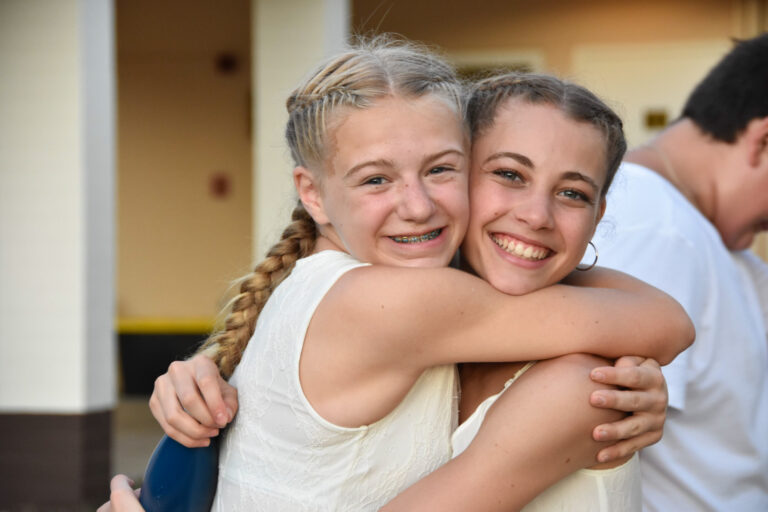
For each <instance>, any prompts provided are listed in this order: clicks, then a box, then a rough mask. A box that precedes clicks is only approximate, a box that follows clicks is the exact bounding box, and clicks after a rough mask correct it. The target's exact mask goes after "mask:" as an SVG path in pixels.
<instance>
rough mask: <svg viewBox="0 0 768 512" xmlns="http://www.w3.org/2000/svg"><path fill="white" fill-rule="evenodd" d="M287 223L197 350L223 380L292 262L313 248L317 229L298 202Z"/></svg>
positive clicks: (288, 272) (236, 362)
mask: <svg viewBox="0 0 768 512" xmlns="http://www.w3.org/2000/svg"><path fill="white" fill-rule="evenodd" d="M291 221H292V222H291V223H290V224H289V225H288V227H286V228H285V230H283V234H282V236H281V237H280V241H279V242H277V243H276V244H275V245H273V246H272V247H271V248H270V249H269V251H268V252H267V257H266V258H264V260H263V261H261V263H259V264H258V265H257V266H256V268H254V270H253V272H251V273H250V274H248V275H246V276H245V277H243V278H242V279H241V280H240V293H238V294H237V295H236V296H235V297H233V298H232V300H230V301H229V304H228V305H227V307H226V308H225V311H226V312H228V313H227V315H226V319H225V320H224V322H223V327H222V329H220V330H217V331H216V332H214V333H213V334H211V336H210V337H209V338H208V339H207V340H206V341H205V342H204V343H203V345H202V346H201V347H200V351H201V352H203V353H205V354H206V355H208V356H209V357H211V358H212V359H213V361H214V362H215V363H216V365H217V366H218V367H219V371H220V372H221V374H222V375H223V376H224V377H225V378H229V377H231V376H232V372H234V370H235V367H236V366H237V364H238V363H239V362H240V358H241V357H242V355H243V351H244V350H245V347H246V345H247V344H248V341H249V340H250V338H251V336H252V335H253V331H254V329H255V328H256V319H257V318H258V317H259V314H260V313H261V310H262V309H263V308H264V304H266V302H267V299H269V297H270V295H271V294H272V292H273V291H274V289H275V288H277V285H279V284H280V283H281V282H282V281H283V279H285V278H286V277H287V276H288V275H289V274H290V273H291V270H293V267H294V265H296V260H298V259H300V258H304V257H305V256H308V255H309V254H311V253H312V251H313V250H314V248H315V242H316V241H317V227H316V225H315V221H314V220H312V217H310V216H309V213H307V211H306V210H305V209H304V205H302V204H301V202H299V203H298V204H297V205H296V207H295V208H294V209H293V213H292V215H291Z"/></svg>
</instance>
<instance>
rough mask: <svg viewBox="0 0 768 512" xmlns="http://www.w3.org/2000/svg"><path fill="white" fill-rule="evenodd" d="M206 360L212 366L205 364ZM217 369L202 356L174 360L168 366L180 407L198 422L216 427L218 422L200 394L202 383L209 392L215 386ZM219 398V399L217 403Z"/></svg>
mask: <svg viewBox="0 0 768 512" xmlns="http://www.w3.org/2000/svg"><path fill="white" fill-rule="evenodd" d="M206 362H207V363H210V365H212V366H213V368H211V367H210V366H206ZM218 375H219V371H218V369H217V368H216V365H214V364H213V362H212V361H211V360H210V359H208V358H207V357H203V356H195V357H193V358H192V359H189V360H187V361H174V362H173V363H171V365H170V366H169V367H168V376H169V377H170V378H171V384H172V385H173V392H174V393H175V394H176V398H177V400H178V402H179V403H180V404H181V407H182V408H183V409H184V410H185V411H186V412H187V414H189V415H190V416H192V417H193V418H194V419H195V420H196V421H197V422H198V423H200V424H202V425H204V426H206V427H209V428H218V427H219V426H224V425H226V423H225V424H224V425H219V424H218V422H217V421H216V420H215V419H214V415H213V413H212V410H211V409H210V408H209V404H208V403H206V401H205V397H204V396H203V394H202V390H203V389H202V385H205V386H206V388H207V390H208V392H209V394H210V393H211V388H212V387H216V379H217V377H218ZM220 402H221V399H219V403H220Z"/></svg>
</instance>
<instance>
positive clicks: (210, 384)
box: [177, 356, 237, 428]
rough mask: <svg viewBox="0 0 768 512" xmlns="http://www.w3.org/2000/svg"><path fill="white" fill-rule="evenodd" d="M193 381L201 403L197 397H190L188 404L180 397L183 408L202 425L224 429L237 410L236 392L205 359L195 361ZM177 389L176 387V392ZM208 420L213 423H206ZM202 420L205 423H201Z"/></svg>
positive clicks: (213, 365)
mask: <svg viewBox="0 0 768 512" xmlns="http://www.w3.org/2000/svg"><path fill="white" fill-rule="evenodd" d="M196 357H198V356H196ZM200 357H202V356H200ZM193 359H194V358H193ZM190 361H192V360H190ZM195 380H196V381H197V387H198V388H199V390H200V393H201V394H202V400H203V402H202V403H200V401H199V400H197V399H198V398H199V395H196V396H192V397H190V400H189V403H188V402H187V401H185V397H182V398H181V402H182V404H183V405H184V408H185V409H186V410H187V411H189V413H190V414H191V415H192V416H194V417H195V418H196V419H198V421H200V422H201V423H203V424H204V425H207V426H218V427H220V428H223V427H226V426H227V424H228V423H229V422H230V421H232V418H234V416H235V411H236V410H237V390H236V389H235V388H234V387H232V386H230V385H229V384H228V383H227V382H226V381H225V380H224V379H222V378H221V375H219V369H218V368H217V367H216V365H215V364H214V363H213V361H211V360H210V359H208V358H207V357H202V360H199V361H196V363H195ZM178 389H179V388H178V387H177V391H178ZM187 391H190V390H187ZM209 418H210V419H211V421H214V422H215V423H213V424H211V423H210V422H208V421H207V420H208V419H209ZM204 419H205V420H206V421H203V420H204Z"/></svg>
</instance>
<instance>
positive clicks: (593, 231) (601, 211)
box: [589, 196, 607, 239]
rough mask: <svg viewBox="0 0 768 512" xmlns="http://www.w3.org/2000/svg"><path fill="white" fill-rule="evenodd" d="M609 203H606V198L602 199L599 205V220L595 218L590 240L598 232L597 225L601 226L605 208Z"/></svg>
mask: <svg viewBox="0 0 768 512" xmlns="http://www.w3.org/2000/svg"><path fill="white" fill-rule="evenodd" d="M606 205H607V203H606V202H605V196H603V197H602V198H601V199H600V204H599V205H598V210H597V218H595V225H594V226H593V227H592V235H591V236H590V237H589V238H590V239H591V238H592V237H593V236H595V232H596V231H597V225H598V224H600V220H601V219H602V218H603V214H605V207H606Z"/></svg>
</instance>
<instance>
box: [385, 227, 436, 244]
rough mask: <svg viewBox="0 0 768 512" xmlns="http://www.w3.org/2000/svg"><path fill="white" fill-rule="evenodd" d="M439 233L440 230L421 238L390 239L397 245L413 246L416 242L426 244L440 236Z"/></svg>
mask: <svg viewBox="0 0 768 512" xmlns="http://www.w3.org/2000/svg"><path fill="white" fill-rule="evenodd" d="M440 231H441V230H440V229H436V230H434V231H430V232H429V233H426V234H424V235H421V236H393V237H391V238H392V240H394V241H395V242H398V243H406V244H415V243H416V242H426V241H428V240H432V239H433V238H437V236H438V235H439V234H440Z"/></svg>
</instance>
